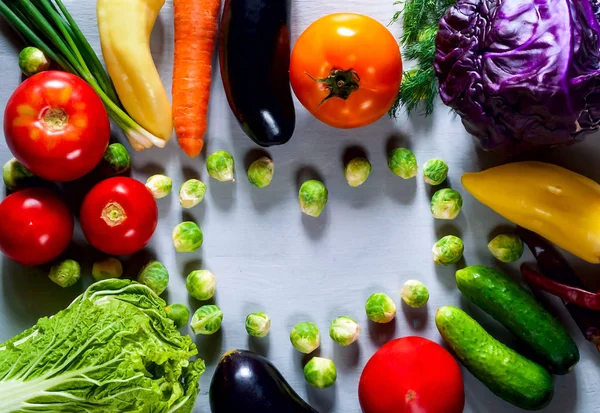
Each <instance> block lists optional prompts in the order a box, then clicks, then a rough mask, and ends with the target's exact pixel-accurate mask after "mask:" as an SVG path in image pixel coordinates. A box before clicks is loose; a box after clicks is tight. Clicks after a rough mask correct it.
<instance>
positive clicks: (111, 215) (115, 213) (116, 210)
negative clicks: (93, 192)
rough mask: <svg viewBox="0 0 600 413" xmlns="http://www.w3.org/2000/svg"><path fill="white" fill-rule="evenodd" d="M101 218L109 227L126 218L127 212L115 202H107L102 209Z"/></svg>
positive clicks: (120, 222)
mask: <svg viewBox="0 0 600 413" xmlns="http://www.w3.org/2000/svg"><path fill="white" fill-rule="evenodd" d="M101 218H102V220H103V221H104V222H106V225H108V226H109V227H111V228H112V227H116V226H118V225H121V224H122V223H123V221H125V220H126V219H127V214H126V213H125V210H124V209H123V207H122V206H121V205H120V204H118V203H117V202H109V203H108V204H106V206H105V207H104V208H103V209H102V215H101Z"/></svg>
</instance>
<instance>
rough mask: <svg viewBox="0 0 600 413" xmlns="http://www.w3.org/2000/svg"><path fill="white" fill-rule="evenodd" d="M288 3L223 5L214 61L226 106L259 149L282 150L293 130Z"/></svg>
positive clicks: (240, 0) (238, 0) (253, 0)
mask: <svg viewBox="0 0 600 413" xmlns="http://www.w3.org/2000/svg"><path fill="white" fill-rule="evenodd" d="M290 14H291V0H226V1H225V7H224V9H223V18H222V20H221V35H220V44H219V60H220V64H221V78H222V79H223V86H224V88H225V93H226V95H227V100H228V101H229V106H230V107H231V110H232V111H233V114H234V115H235V117H236V118H237V120H238V122H239V124H240V126H241V127H242V129H243V130H244V132H245V133H246V135H248V136H249V137H250V138H251V139H252V140H253V141H254V142H256V143H257V144H259V145H260V146H265V147H268V146H274V145H282V144H284V143H286V142H287V141H289V140H290V139H291V137H292V135H293V134H294V129H295V127H296V113H295V110H294V101H293V99H292V90H291V86H290V74H289V67H290V54H291V43H290V32H289V19H290Z"/></svg>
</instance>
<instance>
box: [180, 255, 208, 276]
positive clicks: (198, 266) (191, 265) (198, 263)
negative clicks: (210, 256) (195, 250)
mask: <svg viewBox="0 0 600 413" xmlns="http://www.w3.org/2000/svg"><path fill="white" fill-rule="evenodd" d="M202 264H203V260H202V259H201V258H196V259H193V260H190V261H187V262H186V263H185V264H183V273H182V274H181V276H182V277H183V278H187V276H188V275H189V274H190V273H191V272H192V271H196V270H202V269H203V267H202Z"/></svg>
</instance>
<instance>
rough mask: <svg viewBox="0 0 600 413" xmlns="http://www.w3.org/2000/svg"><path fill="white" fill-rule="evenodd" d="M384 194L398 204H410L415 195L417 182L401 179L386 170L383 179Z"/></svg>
mask: <svg viewBox="0 0 600 413" xmlns="http://www.w3.org/2000/svg"><path fill="white" fill-rule="evenodd" d="M385 193H386V195H387V196H388V197H389V198H391V199H393V200H394V201H395V202H397V203H398V204H402V205H409V204H412V203H413V201H414V199H415V196H416V194H417V180H416V179H415V178H411V179H402V178H400V177H399V176H396V175H394V173H393V172H392V171H390V170H388V171H387V173H386V177H385Z"/></svg>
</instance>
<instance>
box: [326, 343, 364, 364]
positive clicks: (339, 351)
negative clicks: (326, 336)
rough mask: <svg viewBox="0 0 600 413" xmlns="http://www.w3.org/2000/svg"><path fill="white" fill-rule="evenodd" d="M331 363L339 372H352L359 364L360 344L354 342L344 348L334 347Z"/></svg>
mask: <svg viewBox="0 0 600 413" xmlns="http://www.w3.org/2000/svg"><path fill="white" fill-rule="evenodd" d="M333 361H334V363H335V365H336V366H338V369H339V370H342V371H354V369H355V368H356V366H358V363H359V362H360V342H359V341H355V342H354V343H352V344H350V345H349V346H346V347H342V346H338V345H336V346H335V348H334V351H333Z"/></svg>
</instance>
